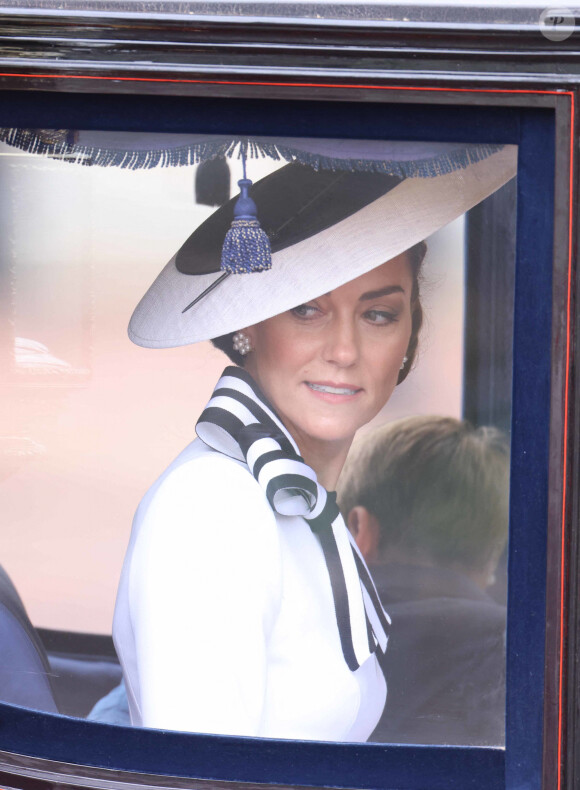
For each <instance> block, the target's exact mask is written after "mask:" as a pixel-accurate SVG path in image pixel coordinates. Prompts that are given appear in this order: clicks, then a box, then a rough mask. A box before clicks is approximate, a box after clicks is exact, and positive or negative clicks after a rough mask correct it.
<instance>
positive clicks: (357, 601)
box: [196, 367, 390, 672]
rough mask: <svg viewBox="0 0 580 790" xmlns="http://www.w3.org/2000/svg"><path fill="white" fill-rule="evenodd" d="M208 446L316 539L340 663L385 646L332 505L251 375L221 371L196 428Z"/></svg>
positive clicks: (382, 624)
mask: <svg viewBox="0 0 580 790" xmlns="http://www.w3.org/2000/svg"><path fill="white" fill-rule="evenodd" d="M196 430H197V435H198V436H199V438H200V439H201V440H202V441H203V442H205V444H207V445H208V446H209V447H211V448H212V449H214V450H217V451H219V452H221V453H224V454H225V455H228V456H230V457H231V458H235V459H237V460H239V461H243V462H245V463H247V465H248V467H249V469H250V471H251V472H252V474H253V475H254V477H255V478H256V480H257V481H258V483H259V484H260V485H261V486H262V488H263V489H264V491H265V493H266V497H267V499H268V502H269V503H270V506H271V507H272V509H273V510H274V511H275V512H276V513H279V514H280V515H283V516H302V517H303V518H304V519H305V520H306V521H307V522H308V524H309V525H310V528H311V529H312V531H313V532H314V533H315V534H316V535H317V536H318V538H319V540H320V543H321V546H322V550H323V553H324V559H325V561H326V567H327V569H328V573H329V576H330V584H331V588H332V595H333V599H334V608H335V611H336V622H337V625H338V632H339V635H340V642H341V645H342V652H343V655H344V660H345V661H346V663H347V665H348V667H349V669H350V670H352V671H353V672H354V671H355V670H357V669H358V668H359V666H361V664H363V663H364V662H365V661H366V660H367V659H368V658H369V656H370V655H371V654H372V653H374V652H375V651H376V650H377V649H379V650H380V651H381V652H383V653H384V652H385V650H386V647H387V639H388V631H389V625H390V619H389V616H388V615H387V614H386V612H385V611H384V609H383V607H382V605H381V602H380V600H379V596H378V595H377V591H376V588H375V585H374V583H373V580H372V579H371V576H370V573H369V570H368V568H367V566H366V563H365V561H364V560H363V558H362V556H361V554H360V552H359V550H358V548H357V546H356V543H355V542H354V539H353V538H352V536H351V535H350V533H349V531H348V530H347V528H346V525H345V523H344V521H343V518H342V516H341V514H340V511H339V509H338V506H337V504H336V494H335V493H334V492H330V493H329V492H328V491H326V489H325V488H324V487H323V486H321V485H320V483H318V481H317V479H316V474H315V472H314V470H313V469H311V467H309V466H308V465H307V464H306V463H305V461H304V460H303V459H302V458H301V457H300V454H299V451H298V447H297V446H296V444H295V442H294V440H293V439H292V437H291V436H290V434H289V433H288V431H287V430H286V429H285V428H284V426H283V424H282V422H281V420H280V419H279V417H278V416H277V415H276V413H275V412H274V410H273V409H272V407H271V406H270V405H269V404H268V401H267V400H266V398H265V396H264V395H263V394H262V393H261V392H260V390H259V388H258V386H257V384H256V383H255V381H254V380H253V379H252V377H251V376H250V375H249V374H248V373H246V371H244V370H243V369H242V368H236V367H227V368H226V369H225V370H224V372H223V374H222V377H221V378H220V380H219V381H218V383H217V386H216V388H215V390H214V393H213V395H212V398H211V400H210V402H209V403H208V405H207V406H206V408H205V409H204V411H203V413H202V415H201V417H200V418H199V420H198V422H197V426H196Z"/></svg>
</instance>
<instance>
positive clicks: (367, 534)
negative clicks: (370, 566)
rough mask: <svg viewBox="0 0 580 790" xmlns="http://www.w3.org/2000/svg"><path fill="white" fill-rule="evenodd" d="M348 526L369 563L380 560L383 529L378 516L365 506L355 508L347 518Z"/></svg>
mask: <svg viewBox="0 0 580 790" xmlns="http://www.w3.org/2000/svg"><path fill="white" fill-rule="evenodd" d="M346 524H347V526H348V528H349V530H350V532H351V533H352V536H353V537H354V539H355V541H356V545H357V546H358V547H359V550H360V553H361V554H362V555H363V557H364V558H365V560H366V561H367V562H376V561H377V560H378V559H379V542H380V534H381V527H380V524H379V521H378V519H377V517H376V516H374V515H373V514H372V513H370V512H369V511H368V510H367V509H366V507H363V505H357V506H356V507H353V509H352V510H351V511H350V513H349V514H348V516H347V517H346Z"/></svg>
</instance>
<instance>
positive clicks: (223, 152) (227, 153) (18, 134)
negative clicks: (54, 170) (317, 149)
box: [0, 129, 503, 178]
mask: <svg viewBox="0 0 580 790" xmlns="http://www.w3.org/2000/svg"><path fill="white" fill-rule="evenodd" d="M73 135H74V133H71V132H67V130H49V129H0V140H1V141H3V142H5V143H8V144H9V145H12V146H15V147H16V148H19V149H20V150H22V151H26V152H27V153H31V154H40V155H44V156H49V157H55V158H59V159H62V160H63V161H66V162H73V163H75V164H80V165H85V166H96V167H120V168H122V169H125V170H143V169H149V168H153V167H184V166H188V165H189V166H191V165H196V164H199V163H200V162H206V161H208V160H210V159H215V158H216V157H229V158H232V157H234V156H236V155H237V158H238V159H241V158H242V157H244V156H245V157H246V158H247V159H260V158H268V159H273V160H274V161H280V160H284V161H286V162H299V163H300V164H303V165H308V166H309V167H312V168H314V169H315V170H319V169H322V170H348V171H351V172H352V171H367V172H372V173H384V174H385V175H394V176H399V177H401V178H432V177H433V176H438V175H444V174H445V173H452V172H454V171H456V170H463V169H465V168H466V167H467V166H468V165H470V164H473V163H475V162H480V161H482V160H484V159H487V157H488V156H491V155H492V154H495V153H496V152H497V151H499V150H501V149H502V148H503V146H502V145H469V146H464V147H459V146H458V148H457V149H455V150H452V151H449V152H446V153H441V154H437V155H436V156H433V157H431V158H429V159H421V160H415V159H412V160H409V161H403V162H397V161H393V160H387V161H384V160H372V159H340V158H335V157H327V156H324V155H322V154H317V153H310V152H307V151H299V150H296V149H293V148H291V147H289V146H283V145H278V144H276V143H274V142H272V143H268V142H265V141H264V140H259V141H257V140H254V139H252V138H248V137H238V138H232V139H231V140H223V139H222V140H215V141H211V140H207V141H204V142H200V143H196V144H190V145H186V146H181V147H176V148H161V149H152V150H149V151H124V150H112V149H102V148H94V147H91V146H83V145H79V144H77V143H75V142H72V141H71V137H72V136H73Z"/></svg>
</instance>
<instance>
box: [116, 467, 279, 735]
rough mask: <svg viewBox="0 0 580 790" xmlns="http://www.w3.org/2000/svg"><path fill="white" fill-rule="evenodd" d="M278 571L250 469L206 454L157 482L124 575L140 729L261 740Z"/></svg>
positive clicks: (275, 545) (274, 536) (266, 513)
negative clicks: (126, 576)
mask: <svg viewBox="0 0 580 790" xmlns="http://www.w3.org/2000/svg"><path fill="white" fill-rule="evenodd" d="M280 569H281V560H280V547H279V538H278V528H277V524H276V519H275V516H274V513H273V511H272V510H271V508H270V506H269V505H268V502H267V500H266V498H265V495H264V493H263V491H262V489H261V488H260V487H259V485H258V484H257V483H256V481H255V480H254V479H253V478H252V477H251V475H250V474H249V473H248V471H247V470H246V469H244V468H243V467H240V466H238V465H237V464H236V463H234V462H232V461H231V460H229V459H227V458H224V457H221V456H215V457H213V456H212V457H209V458H208V457H207V456H206V457H204V458H203V459H199V458H198V459H194V460H192V461H189V462H187V463H184V464H183V465H182V466H180V467H178V468H177V469H175V470H173V471H172V472H171V473H170V474H169V475H168V476H167V477H166V478H165V480H164V481H163V482H162V483H161V485H160V487H159V488H158V490H157V491H156V492H155V495H154V496H153V499H152V501H151V502H150V503H149V506H148V508H147V511H146V513H145V514H144V517H143V521H142V524H141V529H140V532H139V536H138V539H137V542H136V545H135V548H134V553H133V558H132V563H131V570H130V582H129V584H130V589H129V597H130V608H131V620H132V623H133V629H134V634H135V643H136V650H137V663H138V671H139V684H140V690H141V703H142V711H141V712H142V718H143V726H146V727H156V728H162V729H172V730H183V731H187V732H209V733H223V734H231V735H253V736H256V735H259V734H260V726H261V719H262V710H263V704H264V695H265V688H266V674H267V657H266V652H267V642H268V636H269V633H270V632H271V630H272V628H273V625H274V622H275V618H276V613H277V611H278V608H279V605H280V598H281V570H280Z"/></svg>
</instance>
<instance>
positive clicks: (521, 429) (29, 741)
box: [0, 0, 580, 790]
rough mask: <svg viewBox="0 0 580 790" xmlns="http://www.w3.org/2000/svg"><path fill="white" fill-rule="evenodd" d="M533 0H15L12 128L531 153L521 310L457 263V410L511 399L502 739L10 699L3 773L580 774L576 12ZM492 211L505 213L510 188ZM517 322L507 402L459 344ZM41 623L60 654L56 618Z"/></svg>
mask: <svg viewBox="0 0 580 790" xmlns="http://www.w3.org/2000/svg"><path fill="white" fill-rule="evenodd" d="M543 10H544V9H542V8H540V7H539V6H538V7H536V6H535V5H532V4H529V5H525V4H520V5H518V6H517V7H505V8H503V7H502V6H501V5H498V6H490V5H483V4H482V6H481V7H459V6H455V5H449V6H445V7H444V6H438V7H431V6H428V5H424V6H422V5H420V4H418V5H411V6H408V7H406V6H403V5H394V4H390V3H383V4H380V3H368V4H365V3H355V2H353V3H337V4H332V3H286V2H279V3H262V2H239V3H227V2H207V3H198V2H187V1H184V2H121V1H119V2H116V1H115V0H110V1H107V2H96V1H95V2H74V0H67V2H56V0H55V1H54V2H53V1H52V0H31V1H30V2H8V0H4V3H2V6H1V7H0V127H16V128H24V129H79V128H82V129H89V130H90V129H95V130H103V131H118V130H120V131H127V132H131V131H135V132H155V133H192V132H195V133H204V134H231V133H232V132H234V133H236V134H238V135H259V136H276V135H284V136H299V137H300V136H302V137H308V138H310V137H326V138H328V137H333V138H336V137H339V138H361V139H383V138H390V139H398V138H401V139H406V140H424V139H429V140H433V141H454V142H480V143H491V144H495V143H511V144H517V145H518V146H519V165H518V196H517V199H518V208H517V228H516V236H517V238H516V245H517V255H516V257H517V266H516V274H515V285H514V286H513V287H514V289H515V297H514V298H515V309H514V313H513V328H512V327H511V326H506V325H504V324H501V322H499V323H498V328H497V334H498V336H497V337H496V338H495V340H494V339H493V338H492V339H491V340H490V339H489V332H487V328H486V324H485V321H484V320H483V318H482V316H485V315H486V314H487V312H488V311H489V309H490V305H495V307H496V308H498V304H499V305H500V307H499V308H498V309H499V311H507V312H509V310H510V308H511V305H510V303H509V299H510V298H511V296H510V292H509V289H507V288H506V286H505V282H504V281H502V280H501V277H500V279H499V280H496V281H495V282H491V283H490V282H487V281H485V280H482V279H481V277H480V275H478V271H477V268H476V267H475V268H472V269H468V271H467V282H468V289H469V294H470V296H469V297H468V299H470V300H471V301H468V305H469V307H468V312H469V318H468V321H467V324H466V327H467V328H466V337H465V344H466V351H465V354H466V357H465V366H466V367H465V370H466V371H467V372H468V375H467V379H468V380H469V381H471V382H472V384H471V386H467V385H466V388H465V390H464V393H463V404H464V414H465V415H466V416H468V417H469V418H470V419H472V420H473V421H474V422H475V423H478V424H479V423H482V422H485V421H488V422H493V423H495V424H498V425H502V421H505V419H506V412H505V410H506V409H507V410H508V411H509V408H510V405H509V403H510V399H511V408H512V409H513V411H512V488H511V498H512V502H511V523H510V557H509V570H510V579H509V599H508V623H509V630H508V647H507V657H508V663H507V722H506V749H505V751H504V750H502V749H497V748H483V747H473V748H468V747H450V746H431V747H426V746H417V747H414V746H401V745H382V744H381V745H378V744H365V745H363V746H353V745H339V744H322V743H305V742H292V741H290V742H282V741H268V740H260V739H246V738H244V739H238V738H230V737H223V736H207V735H187V734H182V733H169V732H165V733H163V734H159V733H156V732H152V731H144V730H141V731H139V730H129V729H127V730H123V731H122V734H121V735H120V732H121V731H119V730H118V729H116V728H111V727H108V726H106V725H97V724H91V723H87V722H81V721H78V720H75V719H71V718H66V717H57V716H50V715H46V714H40V713H33V712H29V711H26V710H25V709H21V708H12V707H10V706H4V705H2V706H0V784H2V785H4V786H7V787H23V788H34V787H38V788H40V787H49V786H57V785H58V786H63V785H70V786H77V787H119V788H121V787H168V786H171V787H199V788H203V787H212V788H213V787H215V788H224V789H225V788H227V787H230V786H231V787H242V786H244V785H246V784H250V785H252V786H262V785H265V786H267V787H278V786H304V787H306V786H312V787H328V786H333V787H344V788H348V787H361V788H363V787H364V788H377V789H379V788H380V790H403V789H404V790H419V789H420V790H452V789H456V790H464V788H468V787H469V788H474V790H475V788H481V790H484V788H485V790H490V788H494V790H500V788H505V790H524V789H525V790H528V789H529V790H532V788H534V790H535V788H540V787H541V788H543V790H555V789H556V788H557V789H558V790H564V788H568V790H572V789H573V788H576V787H577V786H578V784H579V782H580V750H579V748H578V737H579V732H580V717H579V713H578V711H579V697H578V688H579V686H580V674H579V673H580V669H579V668H578V657H579V655H580V628H579V620H578V617H579V611H578V605H577V599H578V592H579V591H578V575H579V562H580V544H579V540H578V537H579V535H578V518H579V515H578V508H579V501H578V495H579V486H578V483H577V481H578V464H579V458H578V454H579V450H580V436H579V431H578V425H579V424H580V423H579V420H580V414H579V413H578V406H577V403H576V397H575V393H576V388H577V385H576V376H577V373H576V371H577V369H578V364H577V353H578V352H577V349H576V346H575V337H576V334H577V325H578V315H577V311H576V303H575V294H576V292H577V277H578V271H577V249H578V164H577V162H578V153H579V152H578V140H579V138H578V131H577V129H578V126H577V120H576V117H575V114H576V116H577V113H578V98H579V95H580V94H579V88H580V57H579V53H580V12H578V11H577V12H576V28H575V29H574V30H573V31H572V32H571V33H570V35H568V36H566V37H564V38H561V39H560V40H552V39H551V38H550V37H547V36H546V35H544V32H545V29H543V28H541V26H540V21H539V20H540V14H541V13H542V11H543ZM572 15H573V14H572ZM568 23H569V22H568ZM547 24H550V19H549V18H548V23H547ZM553 24H554V25H558V24H560V21H559V20H556V21H554V22H553ZM543 31H544V32H543ZM539 190H541V191H539ZM486 210H487V211H491V212H492V213H493V212H495V216H496V218H497V217H499V216H500V215H501V213H502V208H501V205H499V204H496V205H495V208H494V206H492V205H490V206H488V207H487V209H486ZM480 221H482V219H481V217H478V216H477V214H475V215H474V216H473V217H472V222H473V223H477V222H480ZM506 233H508V231H507V230H506ZM495 242H496V240H495V239H494V238H483V239H480V240H479V241H478V242H477V243H476V242H473V243H472V244H471V246H470V248H469V250H470V251H469V254H470V256H472V257H474V258H475V259H477V258H478V256H479V257H480V258H482V257H485V256H489V255H490V254H492V255H499V257H501V251H500V252H497V250H496V249H495V247H494V243H495ZM482 248H485V249H482ZM478 276H479V277H480V279H479V280H478ZM0 285H1V286H2V288H4V289H5V292H4V295H3V296H2V297H1V298H2V305H3V308H5V309H7V305H8V303H9V291H10V288H11V284H10V276H9V275H8V274H7V272H6V271H4V273H3V272H2V268H1V265H0ZM506 294H507V296H506ZM502 299H505V300H506V302H505V304H502V301H501V300H502ZM0 320H1V319H0ZM512 331H513V338H514V341H513V343H514V345H513V389H512V380H511V375H510V369H511V361H510V365H509V367H510V369H508V367H505V369H503V373H502V375H503V378H502V381H501V382H500V384H499V385H498V386H500V389H501V388H502V387H503V393H504V396H505V397H504V400H505V403H507V405H505V404H504V407H505V408H504V413H503V414H502V413H500V412H501V408H502V407H501V405H500V407H499V412H498V413H496V411H494V409H497V408H498V406H497V399H495V400H494V401H493V402H491V401H490V400H489V399H487V400H486V397H485V394H482V393H485V392H486V391H487V390H488V389H489V386H488V385H489V384H490V382H486V381H483V382H482V380H481V378H478V376H482V375H485V374H483V373H482V372H481V371H480V370H478V369H473V368H470V364H472V362H471V361H472V360H473V358H474V357H473V354H472V353H470V349H471V351H473V348H478V349H479V352H480V353H482V354H487V355H489V356H490V357H491V356H493V355H494V353H495V351H494V350H495V349H496V348H499V347H500V346H501V344H502V341H504V340H505V333H506V332H507V333H508V335H509V334H510V333H511V332H512ZM502 333H503V335H502ZM484 338H487V339H484ZM494 344H495V345H494ZM5 352H6V348H4V349H2V348H1V347H0V354H3V356H4V359H8V354H7V352H6V353H5ZM506 365H507V363H506ZM476 367H477V366H476ZM499 370H500V372H501V365H500V368H499ZM473 382H476V383H475V384H474V383H473ZM496 384H497V382H496ZM508 416H509V415H508ZM530 502H531V504H530ZM41 635H42V636H44V638H45V641H46V642H47V645H48V648H49V651H50V646H51V639H52V640H53V647H54V644H55V643H54V640H55V639H58V635H56V636H55V635H54V634H52V635H51V634H50V633H44V634H41ZM86 644H88V643H86ZM91 644H92V645H93V647H92V648H91V649H92V650H93V649H94V652H95V653H99V651H101V646H96V643H91ZM103 644H104V643H103ZM59 649H60V648H59ZM107 649H108V648H107V647H106V646H105V648H104V651H101V652H104V653H106V652H107ZM55 652H59V650H56V651H55ZM80 652H82V650H81V651H80ZM103 658H104V660H107V658H106V656H103Z"/></svg>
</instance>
